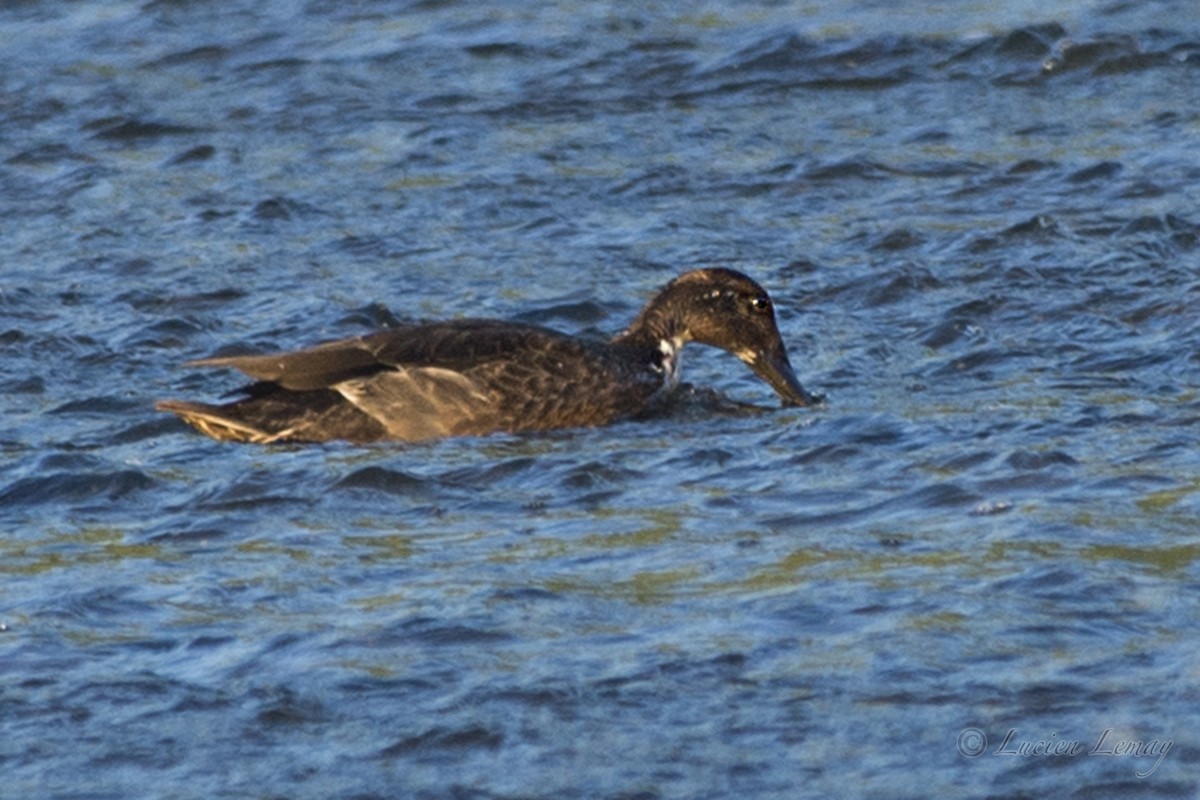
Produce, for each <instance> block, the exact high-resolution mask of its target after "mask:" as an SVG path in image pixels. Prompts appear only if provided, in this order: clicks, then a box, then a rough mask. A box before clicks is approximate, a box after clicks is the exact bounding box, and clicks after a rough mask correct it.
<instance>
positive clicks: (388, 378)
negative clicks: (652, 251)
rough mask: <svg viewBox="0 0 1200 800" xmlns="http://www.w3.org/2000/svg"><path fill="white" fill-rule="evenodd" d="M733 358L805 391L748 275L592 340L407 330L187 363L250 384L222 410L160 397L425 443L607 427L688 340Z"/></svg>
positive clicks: (715, 276)
mask: <svg viewBox="0 0 1200 800" xmlns="http://www.w3.org/2000/svg"><path fill="white" fill-rule="evenodd" d="M693 340H694V341H699V342H702V343H705V344H710V345H713V346H716V347H720V348H722V349H725V350H729V351H730V352H732V353H734V354H735V355H737V356H738V357H739V358H740V359H742V360H743V361H744V362H746V363H747V364H749V365H750V367H751V369H753V370H754V371H755V372H756V373H757V374H758V375H759V376H760V377H762V378H763V379H764V380H766V381H767V382H768V383H770V384H771V386H772V387H773V388H774V389H775V390H776V392H778V393H779V395H780V397H781V398H782V399H783V401H784V403H785V404H789V405H805V404H807V403H809V402H811V397H810V396H809V395H808V394H807V393H806V392H805V391H804V389H803V388H802V387H801V386H800V383H799V382H798V381H797V380H796V377H795V374H794V373H793V372H792V368H791V365H790V364H789V362H788V358H787V352H786V350H785V349H784V346H783V342H782V340H781V339H780V336H779V332H778V329H777V328H776V325H775V315H774V311H773V309H772V307H771V303H770V300H769V298H768V297H767V294H766V292H765V291H763V289H762V288H761V287H759V286H758V284H756V283H754V281H752V280H750V279H749V278H747V277H746V276H745V275H742V274H741V273H738V272H734V271H733V270H725V269H708V270H696V271H694V272H689V273H686V274H684V275H682V276H680V277H679V278H677V279H676V280H674V281H672V282H671V283H670V284H668V285H667V287H666V288H664V289H663V290H662V291H661V292H660V293H659V294H658V296H656V297H655V298H654V299H653V300H652V301H651V302H650V303H649V304H648V305H647V306H646V308H645V309H644V310H643V311H642V313H641V314H640V315H639V316H638V318H637V320H635V321H634V323H633V324H632V325H631V326H630V327H629V328H628V329H626V330H625V331H624V332H622V333H621V334H619V335H617V336H616V337H614V338H613V339H612V340H610V341H608V342H595V341H588V340H584V339H579V338H576V337H571V336H567V335H566V334H562V333H559V332H557V331H553V330H550V329H548V328H542V327H538V326H534V325H525V324H520V323H513V322H502V321H497V320H453V321H449V322H432V323H425V324H418V325H406V326H402V327H398V328H393V329H390V330H386V331H381V332H379V333H375V334H371V335H369V336H362V337H358V338H353V339H344V340H341V341H337V342H330V343H328V344H323V345H318V346H316V347H311V348H308V349H305V350H298V351H295V352H290V353H281V354H277V355H264V356H233V357H228V358H212V359H205V360H202V361H197V362H193V363H195V364H198V365H202V366H213V367H233V368H234V369H238V370H240V371H241V372H243V373H245V374H246V375H248V376H250V377H251V378H254V379H255V381H256V382H255V383H252V384H250V385H249V386H247V387H245V388H244V389H243V390H242V392H243V393H244V394H246V395H247V396H246V397H244V398H243V399H240V400H236V401H234V402H231V403H226V404H223V405H209V404H205V403H192V402H186V401H177V400H166V401H163V402H160V403H159V404H158V405H157V408H159V409H160V410H163V411H170V412H173V413H175V414H178V415H179V416H180V417H182V418H183V419H184V420H185V421H186V422H188V423H190V424H192V425H193V426H195V427H196V428H198V429H199V430H200V431H202V432H203V433H206V434H208V435H209V436H212V437H213V438H216V439H226V440H233V441H243V442H258V443H268V442H295V441H300V442H317V441H328V440H331V439H346V440H350V441H353V442H370V441H379V440H401V441H420V440H424V439H434V438H440V437H444V436H463V435H482V434H488V433H495V432H500V431H504V432H521V431H538V430H550V429H554V428H570V427H583V426H597V425H607V424H609V423H612V422H616V421H617V420H620V419H624V418H627V417H630V416H633V415H636V414H638V413H640V412H642V411H644V410H646V409H647V408H648V407H650V406H652V405H653V404H654V403H655V402H656V400H657V399H659V398H661V397H662V396H663V395H664V394H665V393H667V392H669V391H670V390H671V389H673V388H674V387H675V385H676V384H677V382H678V377H679V350H680V349H681V348H682V347H683V345H684V344H686V343H687V342H688V341H693Z"/></svg>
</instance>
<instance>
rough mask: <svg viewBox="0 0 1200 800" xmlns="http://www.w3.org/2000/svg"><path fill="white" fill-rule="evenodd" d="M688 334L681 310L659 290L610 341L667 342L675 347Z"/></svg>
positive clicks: (651, 345)
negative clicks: (631, 321) (640, 311)
mask: <svg viewBox="0 0 1200 800" xmlns="http://www.w3.org/2000/svg"><path fill="white" fill-rule="evenodd" d="M691 338H692V336H691V333H690V332H689V331H688V326H687V323H686V321H685V320H684V318H683V314H681V313H680V311H679V309H678V308H676V306H675V303H673V302H671V298H670V296H668V295H666V293H663V294H660V295H659V296H658V297H656V298H654V299H653V300H651V301H650V303H649V304H647V306H646V307H645V308H643V309H642V313H640V314H638V316H637V319H635V320H634V321H633V323H632V324H630V326H629V327H628V328H626V329H625V330H623V331H621V333H618V334H617V335H616V336H615V337H613V344H623V345H628V346H631V347H649V348H654V349H662V348H663V347H664V346H667V345H669V346H670V347H671V349H672V350H673V351H677V350H678V349H679V348H681V347H683V345H684V344H685V343H687V342H689V341H691Z"/></svg>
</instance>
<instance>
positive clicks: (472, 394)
mask: <svg viewBox="0 0 1200 800" xmlns="http://www.w3.org/2000/svg"><path fill="white" fill-rule="evenodd" d="M333 388H334V389H336V390H337V391H338V393H339V394H341V395H342V397H345V398H346V399H347V400H349V401H350V402H351V403H353V404H354V405H355V406H357V407H358V408H359V409H360V410H362V411H363V412H364V413H366V414H368V415H369V416H371V417H373V418H374V419H376V420H377V421H379V423H380V424H382V425H383V426H384V427H385V428H387V430H388V433H389V434H390V435H391V436H392V437H394V438H397V439H406V440H409V441H416V440H420V439H433V438H438V437H442V436H453V435H455V434H462V433H471V432H475V431H478V430H480V429H481V428H482V427H484V426H485V424H486V423H487V419H488V418H489V417H491V416H493V415H494V413H495V404H494V402H493V400H492V399H491V398H490V397H489V396H488V395H487V394H486V393H484V392H482V391H480V389H479V387H478V386H477V385H476V384H475V383H474V382H472V381H471V379H470V378H468V377H467V376H465V375H463V374H462V373H460V372H455V371H453V370H449V369H442V368H440V367H415V368H408V369H398V370H388V371H386V372H379V373H376V374H374V375H371V376H370V377H367V378H355V379H354V380H348V381H342V382H341V383H339V384H337V385H336V386H334V387H333Z"/></svg>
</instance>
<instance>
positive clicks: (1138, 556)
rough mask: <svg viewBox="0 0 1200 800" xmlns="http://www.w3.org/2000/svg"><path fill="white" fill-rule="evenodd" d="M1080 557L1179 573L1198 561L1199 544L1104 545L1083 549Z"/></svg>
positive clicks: (1199, 557) (1199, 554)
mask: <svg viewBox="0 0 1200 800" xmlns="http://www.w3.org/2000/svg"><path fill="white" fill-rule="evenodd" d="M1079 554H1080V556H1082V557H1083V558H1085V559H1089V560H1093V561H1111V560H1117V561H1128V562H1130V563H1132V564H1140V565H1142V566H1146V567H1151V568H1153V569H1154V570H1155V571H1156V572H1160V573H1172V572H1180V571H1182V570H1185V569H1187V568H1189V567H1190V566H1192V564H1193V563H1194V562H1195V561H1196V560H1197V559H1200V544H1185V545H1176V546H1173V547H1171V546H1168V547H1131V546H1129V545H1118V544H1104V545H1095V546H1092V547H1085V548H1083V549H1082V550H1080V551H1079Z"/></svg>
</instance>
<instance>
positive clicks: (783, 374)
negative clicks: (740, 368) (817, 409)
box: [750, 350, 822, 406]
mask: <svg viewBox="0 0 1200 800" xmlns="http://www.w3.org/2000/svg"><path fill="white" fill-rule="evenodd" d="M750 368H751V369H753V370H754V372H755V373H756V374H757V375H758V377H760V378H762V379H763V380H764V381H766V382H767V383H769V384H770V385H771V388H772V389H774V390H775V393H776V394H778V395H779V398H780V399H781V400H782V401H783V405H784V406H811V405H816V404H818V403H820V402H821V399H822V398H821V396H820V395H815V394H811V393H810V392H808V391H806V390H805V389H804V387H803V386H801V385H800V381H799V379H797V378H796V373H795V371H793V370H792V365H791V362H789V361H788V357H787V353H786V352H785V351H783V350H780V351H779V352H778V353H764V354H763V355H762V356H761V357H759V358H756V359H755V360H754V361H752V362H751V363H750Z"/></svg>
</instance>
